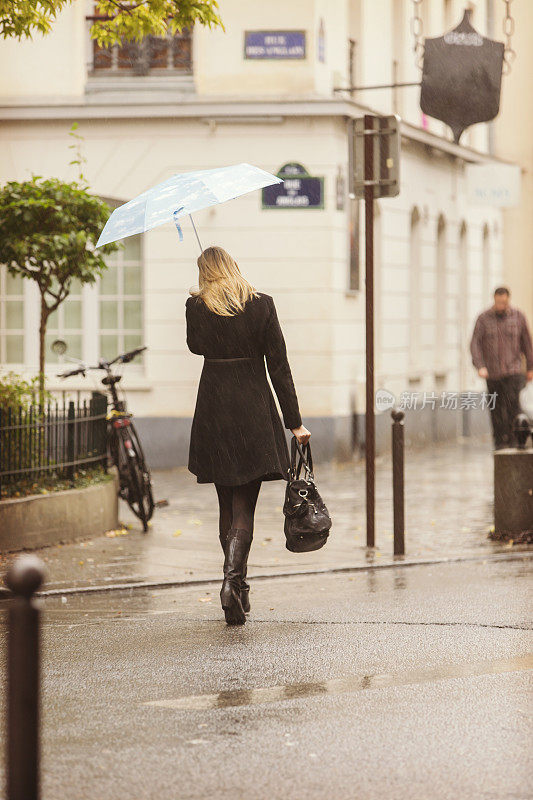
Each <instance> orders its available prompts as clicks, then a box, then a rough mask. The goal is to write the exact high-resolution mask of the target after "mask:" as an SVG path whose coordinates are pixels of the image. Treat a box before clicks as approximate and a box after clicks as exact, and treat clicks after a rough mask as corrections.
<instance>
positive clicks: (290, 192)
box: [262, 162, 324, 208]
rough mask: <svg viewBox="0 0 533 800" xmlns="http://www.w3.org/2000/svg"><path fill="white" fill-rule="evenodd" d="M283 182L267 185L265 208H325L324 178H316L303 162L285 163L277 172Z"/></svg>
mask: <svg viewBox="0 0 533 800" xmlns="http://www.w3.org/2000/svg"><path fill="white" fill-rule="evenodd" d="M277 176H278V178H281V179H282V181H283V183H275V184H274V185H273V186H265V188H264V189H263V197H262V205H263V208H324V178H314V177H312V176H311V175H309V173H308V172H307V170H306V169H305V167H303V166H302V165H301V164H297V163H294V162H292V163H289V164H284V166H283V167H281V169H280V170H279V172H278V173H277Z"/></svg>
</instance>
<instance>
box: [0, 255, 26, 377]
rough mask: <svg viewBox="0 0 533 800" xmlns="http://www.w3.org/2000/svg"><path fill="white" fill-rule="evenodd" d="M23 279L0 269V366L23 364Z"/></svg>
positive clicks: (5, 268) (4, 268) (2, 268)
mask: <svg viewBox="0 0 533 800" xmlns="http://www.w3.org/2000/svg"><path fill="white" fill-rule="evenodd" d="M23 282H24V279H23V278H22V276H17V277H16V278H15V277H13V276H12V275H10V274H9V272H8V271H7V267H6V266H5V264H2V266H1V267H0V364H22V363H24V285H23Z"/></svg>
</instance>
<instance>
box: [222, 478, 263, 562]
mask: <svg viewBox="0 0 533 800" xmlns="http://www.w3.org/2000/svg"><path fill="white" fill-rule="evenodd" d="M260 488H261V478H256V479H255V480H253V481H250V482H249V483H243V484H240V485H239V486H222V485H221V484H220V483H215V489H216V490H217V495H218V505H219V510H220V516H219V521H218V529H219V538H220V542H221V544H222V547H224V542H225V539H226V536H227V533H228V531H229V529H230V528H245V529H246V530H247V531H250V533H251V534H253V532H254V514H255V505H256V503H257V497H258V495H259V489H260Z"/></svg>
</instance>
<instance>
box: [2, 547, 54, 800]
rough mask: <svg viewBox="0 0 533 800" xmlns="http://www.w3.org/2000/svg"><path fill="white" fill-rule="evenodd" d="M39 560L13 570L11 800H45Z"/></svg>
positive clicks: (9, 578)
mask: <svg viewBox="0 0 533 800" xmlns="http://www.w3.org/2000/svg"><path fill="white" fill-rule="evenodd" d="M44 574H45V570H44V564H43V562H42V561H41V559H40V558H37V556H35V555H31V554H24V555H22V556H19V557H18V558H17V559H16V560H15V561H14V562H13V563H12V564H11V566H10V567H9V570H8V572H7V575H6V584H7V586H8V587H9V589H11V591H12V592H13V594H14V595H15V596H14V597H13V599H12V600H11V601H10V606H9V616H8V625H9V628H8V642H7V649H8V653H7V671H8V675H7V678H8V680H7V695H8V696H7V736H8V745H7V770H6V771H7V800H39V797H40V787H39V755H40V753H39V748H40V743H39V717H40V708H39V704H40V700H39V682H40V674H39V672H40V609H39V605H38V601H36V600H35V598H34V597H33V594H34V593H35V591H36V590H37V589H38V588H39V586H40V585H41V584H42V582H43V579H44Z"/></svg>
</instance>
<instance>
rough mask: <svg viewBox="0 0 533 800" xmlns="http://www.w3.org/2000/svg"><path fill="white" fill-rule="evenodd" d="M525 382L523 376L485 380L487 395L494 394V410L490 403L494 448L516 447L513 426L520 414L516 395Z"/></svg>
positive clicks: (505, 376)
mask: <svg viewBox="0 0 533 800" xmlns="http://www.w3.org/2000/svg"><path fill="white" fill-rule="evenodd" d="M525 382H526V376H525V375H504V376H503V378H498V380H493V379H492V378H487V390H488V392H489V394H494V392H496V403H494V408H493V407H492V406H493V402H492V400H491V403H490V418H491V422H492V438H493V441H494V447H514V446H515V445H516V439H515V436H514V433H513V426H514V421H515V417H516V415H517V414H518V413H519V412H520V406H519V401H518V395H519V393H520V390H521V389H523V387H524V385H525Z"/></svg>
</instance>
